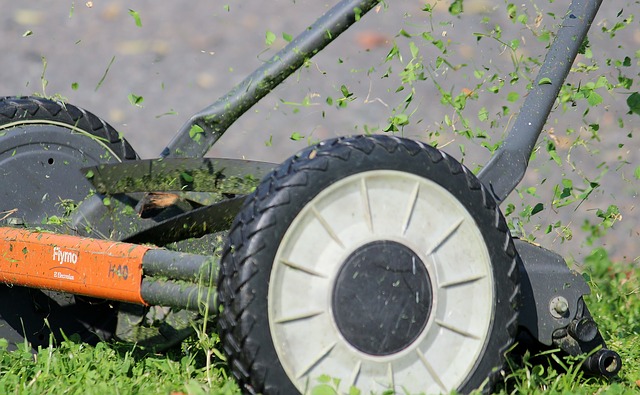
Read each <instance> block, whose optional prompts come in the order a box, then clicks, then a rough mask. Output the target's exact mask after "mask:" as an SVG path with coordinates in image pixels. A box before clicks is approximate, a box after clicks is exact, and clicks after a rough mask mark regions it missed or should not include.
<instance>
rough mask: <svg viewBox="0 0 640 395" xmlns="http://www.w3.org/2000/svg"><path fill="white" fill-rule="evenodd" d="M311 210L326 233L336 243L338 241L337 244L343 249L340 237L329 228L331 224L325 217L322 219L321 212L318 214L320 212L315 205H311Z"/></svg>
mask: <svg viewBox="0 0 640 395" xmlns="http://www.w3.org/2000/svg"><path fill="white" fill-rule="evenodd" d="M311 211H312V212H313V215H315V217H316V219H317V220H318V221H319V222H320V224H321V225H322V227H323V228H324V230H326V231H327V233H328V234H329V236H331V238H332V239H333V241H335V242H336V243H338V245H339V246H340V247H342V248H343V249H344V244H343V243H342V241H341V240H340V238H339V237H338V235H337V234H336V232H334V231H333V228H331V225H329V223H328V222H327V220H326V219H324V217H323V216H322V214H320V212H319V211H318V209H316V208H315V207H313V206H312V207H311Z"/></svg>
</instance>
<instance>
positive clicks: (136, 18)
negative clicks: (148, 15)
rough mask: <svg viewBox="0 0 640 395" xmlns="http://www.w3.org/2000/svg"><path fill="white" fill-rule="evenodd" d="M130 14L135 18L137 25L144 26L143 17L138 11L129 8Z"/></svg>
mask: <svg viewBox="0 0 640 395" xmlns="http://www.w3.org/2000/svg"><path fill="white" fill-rule="evenodd" d="M129 15H131V16H132V17H133V20H134V21H135V22H136V26H138V27H142V19H140V14H138V12H137V11H134V10H132V9H129Z"/></svg>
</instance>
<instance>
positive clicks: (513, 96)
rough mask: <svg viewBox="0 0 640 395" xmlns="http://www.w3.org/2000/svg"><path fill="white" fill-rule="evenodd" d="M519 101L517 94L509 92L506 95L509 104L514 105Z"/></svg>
mask: <svg viewBox="0 0 640 395" xmlns="http://www.w3.org/2000/svg"><path fill="white" fill-rule="evenodd" d="M518 99H520V94H519V93H518V92H509V94H508V95H507V101H508V102H511V103H515V102H517V101H518Z"/></svg>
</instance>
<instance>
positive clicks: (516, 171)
mask: <svg viewBox="0 0 640 395" xmlns="http://www.w3.org/2000/svg"><path fill="white" fill-rule="evenodd" d="M601 3H602V0H573V2H572V3H571V5H570V6H569V11H568V12H567V14H566V15H565V17H564V19H563V22H562V26H561V27H560V29H559V30H558V33H557V37H556V39H555V40H554V42H553V44H552V45H551V48H550V49H549V52H548V53H547V56H546V58H545V60H544V63H543V65H542V67H541V68H540V72H539V73H538V77H537V78H536V81H535V83H534V84H533V88H532V89H531V91H530V92H529V93H528V95H527V98H526V99H525V101H524V103H523V105H522V108H521V109H520V115H518V118H517V119H516V121H515V122H514V124H513V127H512V128H511V130H510V131H509V134H508V135H507V138H506V139H505V141H504V143H503V144H502V146H501V147H500V148H499V149H498V151H497V152H496V154H495V155H494V156H493V158H491V160H490V161H489V163H487V165H486V166H485V167H484V168H483V169H482V171H481V172H480V174H479V175H478V178H479V179H480V181H481V182H482V184H484V186H485V187H486V188H488V189H489V190H490V191H491V192H492V193H493V195H494V197H495V198H496V200H497V201H498V202H502V201H503V200H504V199H505V198H506V197H507V196H509V194H510V193H511V191H513V190H514V189H515V187H516V186H517V185H518V184H519V183H520V181H522V178H523V177H524V174H525V172H526V170H527V165H528V164H529V158H530V157H531V154H532V153H533V150H534V148H535V145H536V141H537V140H538V137H539V136H540V133H541V132H542V128H543V127H544V125H545V123H546V122H547V117H548V116H549V113H550V112H551V108H552V107H553V105H554V103H555V101H556V98H557V97H558V93H559V92H560V88H561V87H562V85H563V84H564V80H565V79H566V78H567V75H568V74H569V70H570V69H571V66H572V65H573V61H574V60H575V58H576V56H577V55H578V50H579V49H580V46H581V45H582V43H583V42H584V39H585V37H586V36H587V32H588V31H589V28H590V27H591V23H592V22H593V20H594V19H595V16H596V13H597V12H598V9H599V8H600V4H601Z"/></svg>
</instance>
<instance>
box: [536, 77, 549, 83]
mask: <svg viewBox="0 0 640 395" xmlns="http://www.w3.org/2000/svg"><path fill="white" fill-rule="evenodd" d="M538 85H551V78H549V77H544V78H540V81H538Z"/></svg>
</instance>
